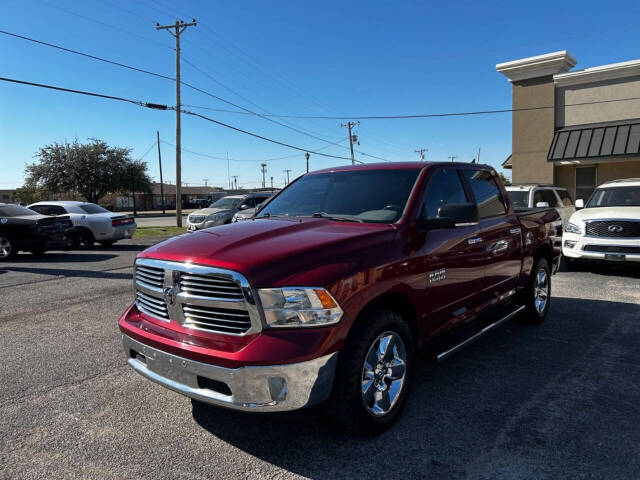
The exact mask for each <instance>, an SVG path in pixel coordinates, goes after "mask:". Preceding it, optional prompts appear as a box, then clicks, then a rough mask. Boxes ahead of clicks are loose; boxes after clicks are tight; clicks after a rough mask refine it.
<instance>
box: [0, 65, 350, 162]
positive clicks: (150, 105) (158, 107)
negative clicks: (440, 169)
mask: <svg viewBox="0 0 640 480" xmlns="http://www.w3.org/2000/svg"><path fill="white" fill-rule="evenodd" d="M0 81H3V82H12V83H18V84H21V85H29V86H32V87H39V88H47V89H51V90H57V91H62V92H68V93H76V94H79V95H87V96H91V97H99V98H105V99H108V100H118V101H121V102H127V103H132V104H134V105H138V106H141V107H146V108H151V109H155V110H176V108H175V107H168V106H167V105H160V104H156V103H148V102H142V101H140V100H131V99H129V98H124V97H116V96H113V95H105V94H101V93H95V92H87V91H83V90H75V89H71V88H64V87H57V86H54V85H47V84H43V83H35V82H27V81H24V80H16V79H14V78H6V77H0ZM180 111H181V113H184V114H185V115H192V116H194V117H199V118H201V119H203V120H207V121H209V122H212V123H215V124H217V125H220V126H222V127H226V128H229V129H231V130H235V131H236V132H240V133H244V134H246V135H249V136H251V137H255V138H259V139H261V140H264V141H266V142H270V143H274V144H276V145H281V146H283V147H287V148H291V149H293V150H298V151H301V152H309V153H313V154H315V155H318V156H321V157H327V158H337V159H340V160H350V159H349V158H347V157H340V156H338V155H329V154H327V153H322V152H320V151H318V150H311V149H308V148H302V147H297V146H295V145H290V144H288V143H284V142H280V141H278V140H274V139H272V138H269V137H265V136H263V135H259V134H257V133H253V132H249V131H248V130H243V129H242V128H238V127H234V126H233V125H229V124H227V123H224V122H220V121H218V120H214V119H213V118H210V117H207V116H205V115H200V114H199V113H195V112H191V111H189V110H183V109H181V110H180Z"/></svg>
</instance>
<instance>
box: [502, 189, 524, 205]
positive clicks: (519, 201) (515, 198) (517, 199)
mask: <svg viewBox="0 0 640 480" xmlns="http://www.w3.org/2000/svg"><path fill="white" fill-rule="evenodd" d="M507 195H509V199H510V200H511V205H513V208H528V207H529V191H528V190H507Z"/></svg>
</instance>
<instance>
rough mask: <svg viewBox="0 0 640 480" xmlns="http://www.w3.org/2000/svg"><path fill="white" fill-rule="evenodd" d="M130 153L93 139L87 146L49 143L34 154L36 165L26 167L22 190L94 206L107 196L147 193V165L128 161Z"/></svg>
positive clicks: (129, 150)
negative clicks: (77, 197) (68, 197)
mask: <svg viewBox="0 0 640 480" xmlns="http://www.w3.org/2000/svg"><path fill="white" fill-rule="evenodd" d="M130 154H131V149H130V148H123V147H110V146H109V145H108V144H107V143H106V142H103V141H102V140H98V139H95V138H91V139H89V141H88V143H85V144H83V143H80V142H78V140H77V139H76V140H74V141H73V142H72V143H69V142H64V143H57V142H56V143H52V144H50V145H46V146H44V147H42V148H40V150H39V151H38V153H37V154H36V157H37V158H38V160H39V161H38V162H35V163H32V164H31V165H27V168H26V182H25V187H26V188H29V189H40V190H45V191H47V192H51V193H64V194H69V195H72V196H75V195H81V196H82V197H84V199H85V200H87V201H88V202H93V203H97V202H98V201H99V200H100V198H102V197H104V196H105V195H106V194H107V193H121V192H130V191H131V190H132V188H133V186H134V185H135V190H136V191H137V192H150V191H151V179H150V178H149V176H148V175H147V164H146V162H143V161H142V160H133V159H132V158H131V157H130Z"/></svg>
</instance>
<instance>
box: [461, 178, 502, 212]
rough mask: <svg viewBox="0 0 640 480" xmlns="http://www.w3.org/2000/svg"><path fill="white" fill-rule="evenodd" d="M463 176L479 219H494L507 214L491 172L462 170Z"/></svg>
mask: <svg viewBox="0 0 640 480" xmlns="http://www.w3.org/2000/svg"><path fill="white" fill-rule="evenodd" d="M464 176H465V178H466V179H467V182H469V186H470V187H471V191H472V192H473V196H474V197H475V199H476V204H477V205H478V213H479V214H480V218H489V217H495V216H498V215H504V214H505V213H506V212H507V208H506V207H505V204H504V200H503V198H502V194H501V193H500V189H499V188H498V185H497V184H496V182H495V180H494V179H493V176H492V175H491V172H489V171H488V170H464Z"/></svg>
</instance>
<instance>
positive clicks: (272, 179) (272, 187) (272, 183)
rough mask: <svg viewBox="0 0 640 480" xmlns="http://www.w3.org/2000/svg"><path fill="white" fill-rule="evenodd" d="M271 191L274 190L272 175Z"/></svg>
mask: <svg viewBox="0 0 640 480" xmlns="http://www.w3.org/2000/svg"><path fill="white" fill-rule="evenodd" d="M271 191H272V192H273V177H271Z"/></svg>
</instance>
